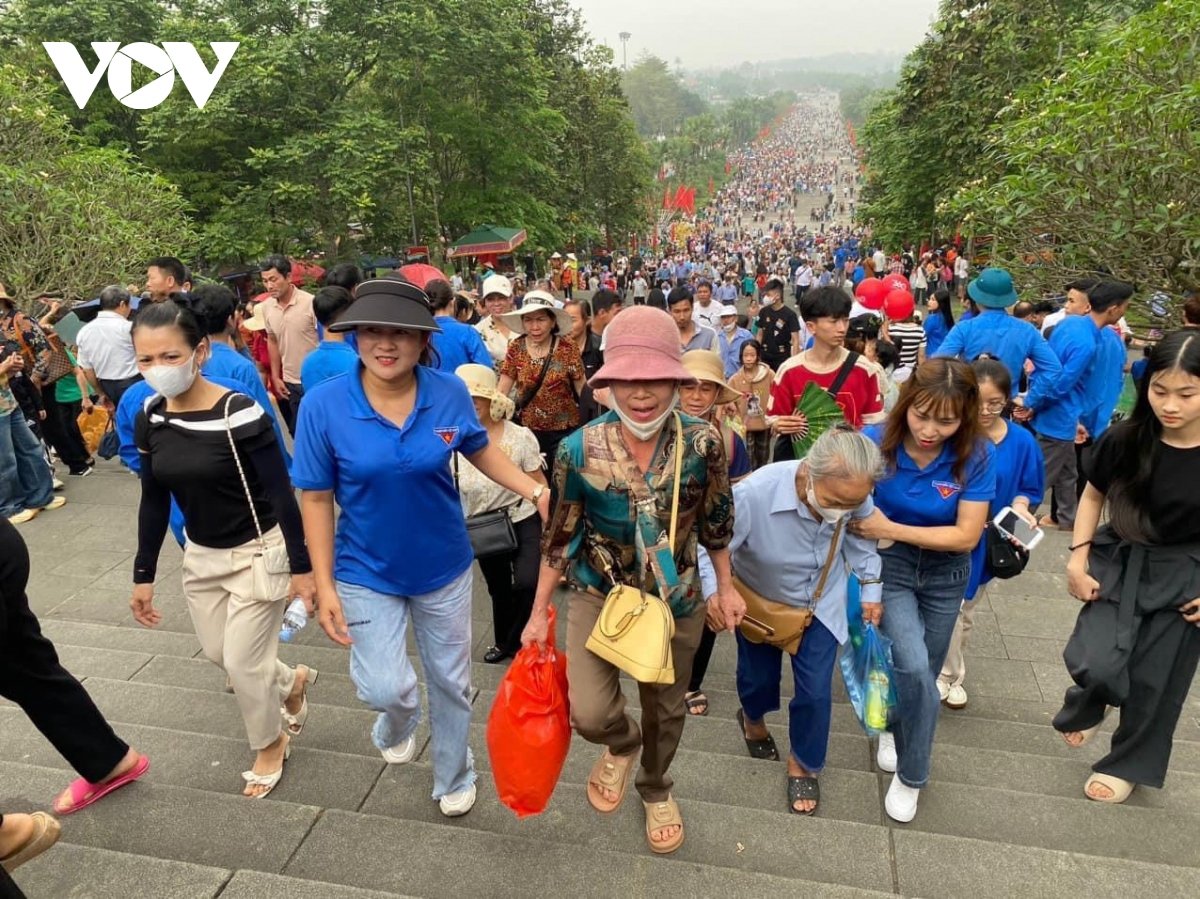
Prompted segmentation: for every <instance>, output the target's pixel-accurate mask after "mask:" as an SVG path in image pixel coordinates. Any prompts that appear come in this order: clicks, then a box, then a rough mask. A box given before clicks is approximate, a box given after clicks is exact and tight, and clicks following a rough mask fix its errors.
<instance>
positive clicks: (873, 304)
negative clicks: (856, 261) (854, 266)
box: [854, 278, 887, 310]
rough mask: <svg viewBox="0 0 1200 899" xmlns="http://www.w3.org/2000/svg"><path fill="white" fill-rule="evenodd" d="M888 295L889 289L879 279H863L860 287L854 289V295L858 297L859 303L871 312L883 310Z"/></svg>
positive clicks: (859, 284)
mask: <svg viewBox="0 0 1200 899" xmlns="http://www.w3.org/2000/svg"><path fill="white" fill-rule="evenodd" d="M886 294H887V287H886V286H885V285H884V283H883V282H882V281H880V280H879V279H878V278H863V279H862V281H860V282H859V283H858V287H856V288H854V295H855V296H856V297H858V301H859V302H860V303H862V304H863V306H865V307H866V308H867V309H871V310H878V309H882V308H883V298H884V296H885V295H886Z"/></svg>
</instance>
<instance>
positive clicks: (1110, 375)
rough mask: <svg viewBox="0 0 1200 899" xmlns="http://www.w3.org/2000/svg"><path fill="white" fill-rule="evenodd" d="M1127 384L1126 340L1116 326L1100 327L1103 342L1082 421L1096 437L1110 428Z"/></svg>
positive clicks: (1097, 356) (1089, 387)
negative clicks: (1122, 391)
mask: <svg viewBox="0 0 1200 899" xmlns="http://www.w3.org/2000/svg"><path fill="white" fill-rule="evenodd" d="M1124 387H1125V341H1124V340H1122V339H1121V335H1120V334H1118V333H1117V332H1116V331H1115V330H1114V329H1112V328H1101V329H1100V343H1099V345H1098V346H1097V347H1096V357H1095V359H1093V361H1092V370H1091V372H1090V373H1089V374H1088V376H1087V396H1086V398H1085V403H1084V410H1083V413H1082V414H1081V415H1080V417H1079V421H1080V423H1081V424H1082V425H1083V426H1084V427H1085V428H1087V432H1088V435H1089V436H1090V437H1091V438H1092V439H1093V440H1099V439H1100V435H1101V434H1103V433H1104V432H1105V431H1106V430H1108V425H1109V423H1110V422H1111V421H1112V415H1113V412H1114V411H1115V410H1116V408H1117V402H1118V401H1119V400H1120V399H1121V390H1122V389H1123V388H1124Z"/></svg>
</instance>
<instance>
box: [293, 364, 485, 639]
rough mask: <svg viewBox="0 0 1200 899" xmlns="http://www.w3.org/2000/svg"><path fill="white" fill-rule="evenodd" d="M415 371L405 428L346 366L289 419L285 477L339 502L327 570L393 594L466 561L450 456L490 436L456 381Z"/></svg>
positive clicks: (434, 582) (427, 585) (425, 589)
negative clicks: (289, 459)
mask: <svg viewBox="0 0 1200 899" xmlns="http://www.w3.org/2000/svg"><path fill="white" fill-rule="evenodd" d="M416 375H417V396H416V401H415V403H414V406H413V411H412V413H411V414H410V415H409V416H408V420H407V421H406V422H405V423H404V427H403V428H399V427H397V426H396V425H395V424H393V423H392V422H391V421H389V420H387V419H386V418H384V417H383V416H382V415H380V414H379V413H378V412H376V411H375V410H374V408H372V406H371V404H370V403H369V402H368V401H367V397H366V394H365V393H364V392H363V386H362V379H361V377H360V376H359V375H358V374H357V373H351V374H347V375H338V376H337V377H336V378H331V379H330V380H328V381H325V382H324V383H323V384H318V385H317V386H316V387H314V388H313V390H312V392H311V393H306V394H305V395H304V402H303V403H302V404H301V406H300V421H299V424H298V425H297V429H296V462H295V467H294V469H293V471H292V482H293V483H294V484H295V485H296V486H297V487H299V488H300V489H301V490H332V491H333V492H334V497H335V498H336V500H337V504H338V505H339V506H340V507H341V509H342V514H341V517H339V518H338V524H337V538H336V540H335V545H334V576H335V577H336V578H337V579H338V580H339V581H346V582H347V583H351V584H357V585H358V586H360V587H366V588H368V589H370V590H375V591H377V592H379V593H386V594H388V595H391V596H416V595H420V594H422V593H429V592H431V591H433V590H437V589H438V588H440V587H444V586H445V585H446V584H449V583H450V582H451V581H453V580H454V579H455V578H457V577H458V576H459V575H461V574H462V573H463V572H464V571H466V570H467V569H468V568H470V567H471V563H472V561H473V560H474V556H473V554H472V552H471V543H470V541H469V540H468V539H467V528H466V524H465V522H464V520H463V512H462V503H461V501H460V500H459V497H458V492H457V491H456V490H455V489H454V477H453V475H452V474H451V471H450V459H451V455H452V453H453V452H454V451H455V450H457V451H458V452H460V453H463V454H464V455H466V456H470V455H472V454H474V453H477V452H479V451H480V450H482V449H484V448H485V447H486V446H487V444H488V438H487V431H485V430H484V429H483V426H482V425H480V424H479V418H478V417H477V416H476V414H475V404H474V402H473V401H472V400H471V397H470V394H468V393H467V387H466V385H465V384H464V383H463V382H462V381H460V380H459V379H458V378H457V377H456V376H455V375H453V374H449V373H447V372H442V371H437V370H436V369H432V368H427V367H425V366H417V369H416ZM400 649H401V648H400V647H398V648H397V651H400Z"/></svg>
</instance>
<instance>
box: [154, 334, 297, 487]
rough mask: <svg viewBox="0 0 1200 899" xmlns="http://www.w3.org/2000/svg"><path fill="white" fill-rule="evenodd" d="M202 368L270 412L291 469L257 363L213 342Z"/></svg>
mask: <svg viewBox="0 0 1200 899" xmlns="http://www.w3.org/2000/svg"><path fill="white" fill-rule="evenodd" d="M201 371H203V372H204V377H206V378H208V380H210V381H216V382H217V383H224V382H223V381H220V380H219V379H221V378H224V379H227V380H228V381H231V382H234V383H235V384H236V385H237V386H235V387H233V389H234V390H237V391H239V392H240V393H244V394H246V396H248V397H250V398H251V399H252V400H254V402H256V403H258V404H259V405H260V406H262V407H263V408H264V409H266V410H267V415H269V416H270V417H271V426H272V427H273V428H274V429H275V439H276V440H277V441H278V442H279V451H280V452H281V453H283V461H284V464H286V465H287V468H288V471H291V470H292V456H291V454H290V453H289V452H288V449H287V444H286V443H284V442H283V429H282V428H280V427H279V416H278V415H277V414H276V412H275V404H274V403H272V402H271V395H270V394H269V393H267V387H266V385H265V384H263V381H262V378H261V377H259V374H258V368H256V367H255V365H254V363H253V362H251V361H250V360H249V359H247V358H246V357H245V356H243V355H242V354H241V353H239V352H238V351H237V350H235V349H234V348H233V347H228V346H225V344H223V343H213V344H212V355H211V356H209V359H208V361H207V362H205V363H204V367H203V368H202V369H201ZM139 408H140V407H139ZM134 452H137V450H136V448H135V449H134Z"/></svg>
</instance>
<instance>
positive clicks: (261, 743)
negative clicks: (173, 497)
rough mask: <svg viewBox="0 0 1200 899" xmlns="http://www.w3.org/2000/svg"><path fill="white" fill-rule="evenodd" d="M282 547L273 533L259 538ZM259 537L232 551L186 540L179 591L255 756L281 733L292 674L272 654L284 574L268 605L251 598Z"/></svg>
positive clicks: (280, 535)
mask: <svg viewBox="0 0 1200 899" xmlns="http://www.w3.org/2000/svg"><path fill="white" fill-rule="evenodd" d="M264 537H265V539H266V542H267V545H268V546H277V545H278V546H282V545H283V532H282V531H280V529H279V528H278V527H275V528H272V529H271V530H270V531H268V532H267V533H266V534H265V535H264ZM257 550H258V541H257V539H255V540H252V541H250V542H249V543H244V544H242V545H241V546H235V547H234V548H233V549H213V548H212V547H208V546H200V545H198V544H196V543H192V542H190V541H189V542H188V544H187V546H186V547H184V550H183V593H184V595H185V596H186V597H187V603H188V612H189V613H190V614H191V616H192V625H193V626H194V627H195V628H196V636H197V637H199V638H200V646H201V648H202V649H203V650H204V655H205V657H206V658H207V659H208V660H209V661H210V662H212V663H213V664H214V665H216V666H217V667H218V668H220V669H222V670H223V671H225V672H226V673H227V674H228V675H229V681H230V683H231V684H232V685H233V692H234V695H235V696H236V697H237V702H238V707H239V708H240V709H241V712H242V721H243V722H244V723H245V725H246V737H247V738H248V739H249V741H250V748H251V749H253V750H256V751H257V750H260V749H264V748H266V747H267V746H269V745H271V744H272V743H274V742H275V741H276V740H277V739H278V738H279V735H280V733H281V731H282V729H283V718H282V716H281V715H280V712H279V707H280V705H282V704H283V701H284V700H285V699H286V698H287V697H288V694H289V693H291V692H292V685H293V683H294V682H295V678H296V672H295V670H294V669H292V668H289V667H288V666H287V665H285V664H283V662H281V661H279V658H278V656H277V653H278V649H279V628H280V626H281V625H282V624H283V613H284V611H286V609H287V601H288V582H289V577H288V575H286V574H283V575H276V576H274V577H275V579H278V582H279V583H278V585H277V586H276V585H275V584H272V586H273V587H275V589H273V590H272V592H273V593H274V594H277V596H278V598H277V599H274V600H271V601H269V602H263V601H255V600H252V599H250V598H249V597H250V594H251V587H250V585H251V574H250V560H251V558H252V557H253V556H254V553H255V552H256V551H257Z"/></svg>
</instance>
